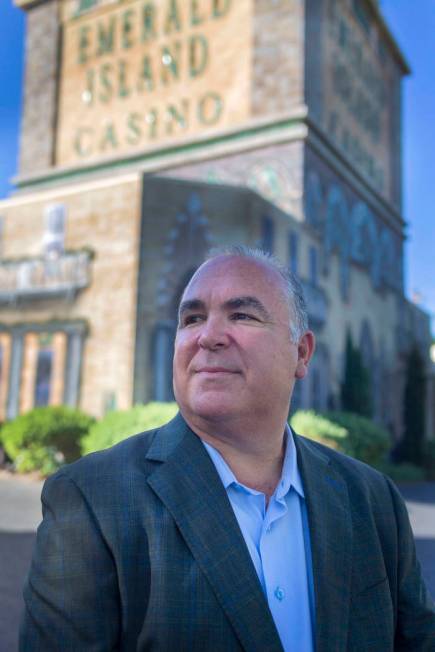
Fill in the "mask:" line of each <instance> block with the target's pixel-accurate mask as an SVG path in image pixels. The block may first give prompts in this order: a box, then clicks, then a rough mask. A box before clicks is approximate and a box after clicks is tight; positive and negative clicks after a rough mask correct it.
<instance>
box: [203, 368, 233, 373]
mask: <svg viewBox="0 0 435 652" xmlns="http://www.w3.org/2000/svg"><path fill="white" fill-rule="evenodd" d="M196 373H205V374H236V373H238V372H237V371H236V370H235V369H228V368H226V367H200V368H199V369H197V370H196Z"/></svg>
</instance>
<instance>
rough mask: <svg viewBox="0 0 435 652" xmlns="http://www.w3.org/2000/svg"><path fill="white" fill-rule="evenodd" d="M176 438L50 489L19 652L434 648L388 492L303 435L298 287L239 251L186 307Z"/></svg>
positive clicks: (303, 351) (434, 617)
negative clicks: (295, 398) (296, 408)
mask: <svg viewBox="0 0 435 652" xmlns="http://www.w3.org/2000/svg"><path fill="white" fill-rule="evenodd" d="M179 312H180V319H179V326H178V331H177V336H176V342H175V356H174V391H175V397H176V400H177V403H178V405H179V408H180V414H179V416H177V417H176V418H175V419H174V420H173V421H172V422H171V423H169V424H167V425H166V426H164V427H162V428H160V429H157V430H155V431H152V432H149V433H143V434H141V435H137V436H135V437H132V438H129V439H128V440H126V441H124V442H122V443H121V444H118V445H117V446H115V447H114V448H112V449H109V450H107V451H103V452H100V453H96V454H94V455H90V456H88V457H85V458H83V459H82V460H80V461H79V462H76V463H75V464H73V465H71V466H69V467H65V468H64V469H62V470H61V471H60V472H58V473H57V474H56V475H54V476H53V477H52V478H50V479H49V480H48V481H47V482H46V484H45V488H44V491H43V496H42V499H43V505H44V519H43V522H42V524H41V526H40V528H39V530H38V536H37V544H36V550H35V554H34V558H33V562H32V568H31V571H30V575H29V579H28V583H27V586H26V589H25V601H26V611H25V615H24V620H23V625H22V630H21V644H20V645H21V650H22V652H28V651H32V650H43V651H44V652H50V651H55V650H59V651H60V650H61V651H64V650H74V651H75V650H77V651H83V652H86V651H88V650H89V651H91V650H92V651H93V652H94V651H95V652H96V651H101V652H103V651H104V652H106V651H108V650H123V651H124V650H125V651H130V650H131V651H133V650H138V651H144V650H163V651H168V652H169V651H172V650H174V651H178V650H183V651H186V652H187V651H189V652H191V651H198V652H199V651H201V652H203V651H209V652H228V651H232V650H239V651H240V650H244V651H246V652H264V651H266V650H267V651H268V652H269V651H270V652H275V651H276V652H278V651H282V650H283V649H284V650H286V651H287V650H292V651H295V652H306V651H311V650H316V651H317V652H332V651H333V652H340V651H341V652H344V651H349V652H357V651H361V652H362V651H364V652H365V651H367V650H373V651H375V652H388V651H389V650H393V649H394V650H409V651H411V650H412V651H417V650H418V651H420V652H422V651H425V650H426V651H429V650H432V651H433V650H435V613H434V607H433V604H432V602H431V601H430V599H429V597H428V595H427V593H426V589H425V587H424V584H423V582H422V579H421V576H420V570H419V566H418V563H417V561H416V558H415V551H414V544H413V538H412V533H411V530H410V526H409V522H408V518H407V514H406V509H405V507H404V504H403V502H402V500H401V499H400V497H399V495H398V492H397V491H396V489H395V488H394V486H393V485H392V483H391V482H390V481H389V480H388V479H387V478H385V477H384V476H382V475H381V474H379V473H377V472H376V471H374V470H372V469H370V468H369V467H367V466H366V465H364V464H361V463H359V462H357V461H355V460H351V459H349V458H347V457H345V456H342V455H340V454H338V453H336V452H334V451H332V450H330V449H327V448H325V447H323V446H321V445H319V444H316V443H314V442H311V441H308V440H306V439H304V438H302V437H299V436H298V435H296V434H294V433H292V432H291V431H290V430H289V428H288V427H287V425H286V421H287V415H288V411H289V405H290V398H291V393H292V390H293V385H294V382H295V380H296V379H297V378H303V377H304V376H305V374H306V373H307V367H308V364H309V361H310V357H311V355H312V353H313V350H314V336H313V334H312V333H311V332H310V331H309V330H308V329H307V323H306V313H305V308H304V303H303V299H302V296H301V294H300V291H299V286H298V284H297V282H296V281H295V279H293V277H291V276H289V275H288V274H287V273H286V272H285V271H284V270H283V269H281V268H280V267H279V265H278V264H276V263H275V262H274V261H273V260H272V259H270V258H267V257H266V256H264V255H262V254H260V253H258V252H250V251H247V250H245V249H243V248H235V249H233V250H231V251H230V252H229V253H225V254H221V255H217V256H215V257H213V258H211V259H210V260H208V261H207V262H206V263H205V264H204V265H202V266H201V267H200V268H199V270H198V271H197V272H196V274H195V275H194V276H193V278H192V280H191V281H190V283H189V284H188V286H187V288H186V290H185V292H184V295H183V297H182V300H181V305H180V311H179Z"/></svg>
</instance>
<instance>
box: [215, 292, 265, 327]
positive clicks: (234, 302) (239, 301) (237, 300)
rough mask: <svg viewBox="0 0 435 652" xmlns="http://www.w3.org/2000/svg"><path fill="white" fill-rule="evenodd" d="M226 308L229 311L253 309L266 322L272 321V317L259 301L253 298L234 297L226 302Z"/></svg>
mask: <svg viewBox="0 0 435 652" xmlns="http://www.w3.org/2000/svg"><path fill="white" fill-rule="evenodd" d="M224 308H226V309H229V310H238V309H240V308H253V309H254V310H256V311H257V312H258V313H259V314H260V315H261V316H262V317H263V319H265V320H266V321H270V319H271V316H270V314H269V312H268V311H267V310H266V308H265V307H264V305H263V304H262V303H261V301H260V300H259V299H257V298H256V297H252V296H249V295H248V296H243V297H234V298H233V299H228V301H225V303H224Z"/></svg>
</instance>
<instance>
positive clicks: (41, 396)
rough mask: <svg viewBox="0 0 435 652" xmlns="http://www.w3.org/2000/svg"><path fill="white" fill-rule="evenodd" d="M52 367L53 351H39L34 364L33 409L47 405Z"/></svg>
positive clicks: (46, 349) (44, 349) (45, 349)
mask: <svg viewBox="0 0 435 652" xmlns="http://www.w3.org/2000/svg"><path fill="white" fill-rule="evenodd" d="M52 367H53V351H52V350H51V349H48V348H43V349H40V350H39V351H38V361H37V364H36V381H35V400H34V405H35V407H39V406H43V405H48V403H49V400H50V386H51V371H52Z"/></svg>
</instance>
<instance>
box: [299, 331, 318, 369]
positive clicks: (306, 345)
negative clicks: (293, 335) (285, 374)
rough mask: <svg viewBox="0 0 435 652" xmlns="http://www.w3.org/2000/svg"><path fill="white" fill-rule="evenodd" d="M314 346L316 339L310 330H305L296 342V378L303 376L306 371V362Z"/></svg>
mask: <svg viewBox="0 0 435 652" xmlns="http://www.w3.org/2000/svg"><path fill="white" fill-rule="evenodd" d="M315 348H316V339H315V337H314V333H313V332H312V331H306V333H304V334H303V335H302V337H301V339H300V340H299V342H298V363H297V365H296V371H295V376H296V378H299V379H300V378H304V377H305V376H306V375H307V372H308V363H309V362H310V360H311V356H312V355H313V353H314V349H315Z"/></svg>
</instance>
